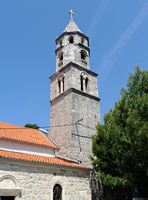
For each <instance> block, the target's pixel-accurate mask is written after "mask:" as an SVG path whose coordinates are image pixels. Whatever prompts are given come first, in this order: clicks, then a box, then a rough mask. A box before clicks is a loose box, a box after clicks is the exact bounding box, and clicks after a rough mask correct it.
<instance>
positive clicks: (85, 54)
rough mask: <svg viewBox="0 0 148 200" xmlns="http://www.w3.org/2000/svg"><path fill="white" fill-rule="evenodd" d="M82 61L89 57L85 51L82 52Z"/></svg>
mask: <svg viewBox="0 0 148 200" xmlns="http://www.w3.org/2000/svg"><path fill="white" fill-rule="evenodd" d="M80 53H81V59H82V60H86V57H87V53H86V51H84V50H81V52H80Z"/></svg>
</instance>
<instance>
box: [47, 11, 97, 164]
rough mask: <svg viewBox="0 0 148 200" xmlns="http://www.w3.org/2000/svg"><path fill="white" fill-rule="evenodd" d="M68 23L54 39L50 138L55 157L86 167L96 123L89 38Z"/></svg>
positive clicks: (94, 75) (93, 78)
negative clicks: (55, 152) (54, 68)
mask: <svg viewBox="0 0 148 200" xmlns="http://www.w3.org/2000/svg"><path fill="white" fill-rule="evenodd" d="M69 13H70V22H69V24H68V25H67V26H66V28H65V30H64V32H63V33H62V34H61V35H60V36H59V37H58V38H57V39H56V50H55V53H56V72H55V73H54V74H53V75H52V76H51V77H50V80H51V92H50V103H51V112H50V113H51V114H50V126H51V134H52V136H53V137H54V138H55V141H56V143H57V144H58V146H59V151H58V152H57V154H59V155H61V156H63V157H66V158H70V159H72V160H76V161H79V162H81V163H83V164H87V165H90V163H91V162H90V155H91V151H92V147H91V146H92V139H91V138H92V135H93V134H95V132H96V130H95V127H96V124H97V122H98V121H99V120H100V119H99V115H100V111H99V97H98V84H97V74H96V73H95V72H93V71H91V70H90V49H89V38H88V37H87V36H86V35H85V34H83V33H82V32H81V31H80V29H79V28H78V26H77V25H76V23H75V22H74V19H73V16H74V13H73V11H72V10H71V11H70V12H69Z"/></svg>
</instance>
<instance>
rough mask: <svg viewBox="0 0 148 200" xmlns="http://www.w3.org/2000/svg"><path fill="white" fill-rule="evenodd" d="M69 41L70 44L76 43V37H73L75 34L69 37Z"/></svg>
mask: <svg viewBox="0 0 148 200" xmlns="http://www.w3.org/2000/svg"><path fill="white" fill-rule="evenodd" d="M69 43H70V44H73V43H74V38H73V36H70V37H69Z"/></svg>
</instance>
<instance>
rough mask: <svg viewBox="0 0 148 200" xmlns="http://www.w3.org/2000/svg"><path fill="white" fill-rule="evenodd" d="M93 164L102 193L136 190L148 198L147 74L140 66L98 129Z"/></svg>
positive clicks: (94, 139)
mask: <svg viewBox="0 0 148 200" xmlns="http://www.w3.org/2000/svg"><path fill="white" fill-rule="evenodd" d="M92 163H93V165H94V168H95V169H96V171H98V174H99V176H100V178H101V180H102V183H103V186H104V189H105V191H106V190H109V191H112V192H113V193H114V194H115V193H116V192H117V191H119V192H120V194H122V195H124V192H123V191H125V194H126V195H127V193H129V192H134V191H136V190H137V191H138V192H139V193H140V194H142V195H143V196H148V188H147V186H148V71H144V70H143V71H142V70H140V68H139V66H136V71H135V74H134V75H130V77H129V80H128V84H127V88H126V89H122V91H121V99H120V100H119V101H118V102H117V103H116V104H115V107H114V109H113V110H111V111H110V112H108V113H107V114H106V115H105V116H104V124H103V125H100V124H99V125H98V126H97V133H96V135H95V136H94V137H93V158H92ZM121 191H122V193H121ZM122 195H121V196H122ZM123 198H125V197H123ZM113 199H116V198H115V197H113ZM117 199H119V196H118V198H117ZM121 199H122V198H121Z"/></svg>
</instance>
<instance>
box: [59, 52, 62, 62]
mask: <svg viewBox="0 0 148 200" xmlns="http://www.w3.org/2000/svg"><path fill="white" fill-rule="evenodd" d="M59 60H60V61H62V60H63V52H61V53H60V54H59Z"/></svg>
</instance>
